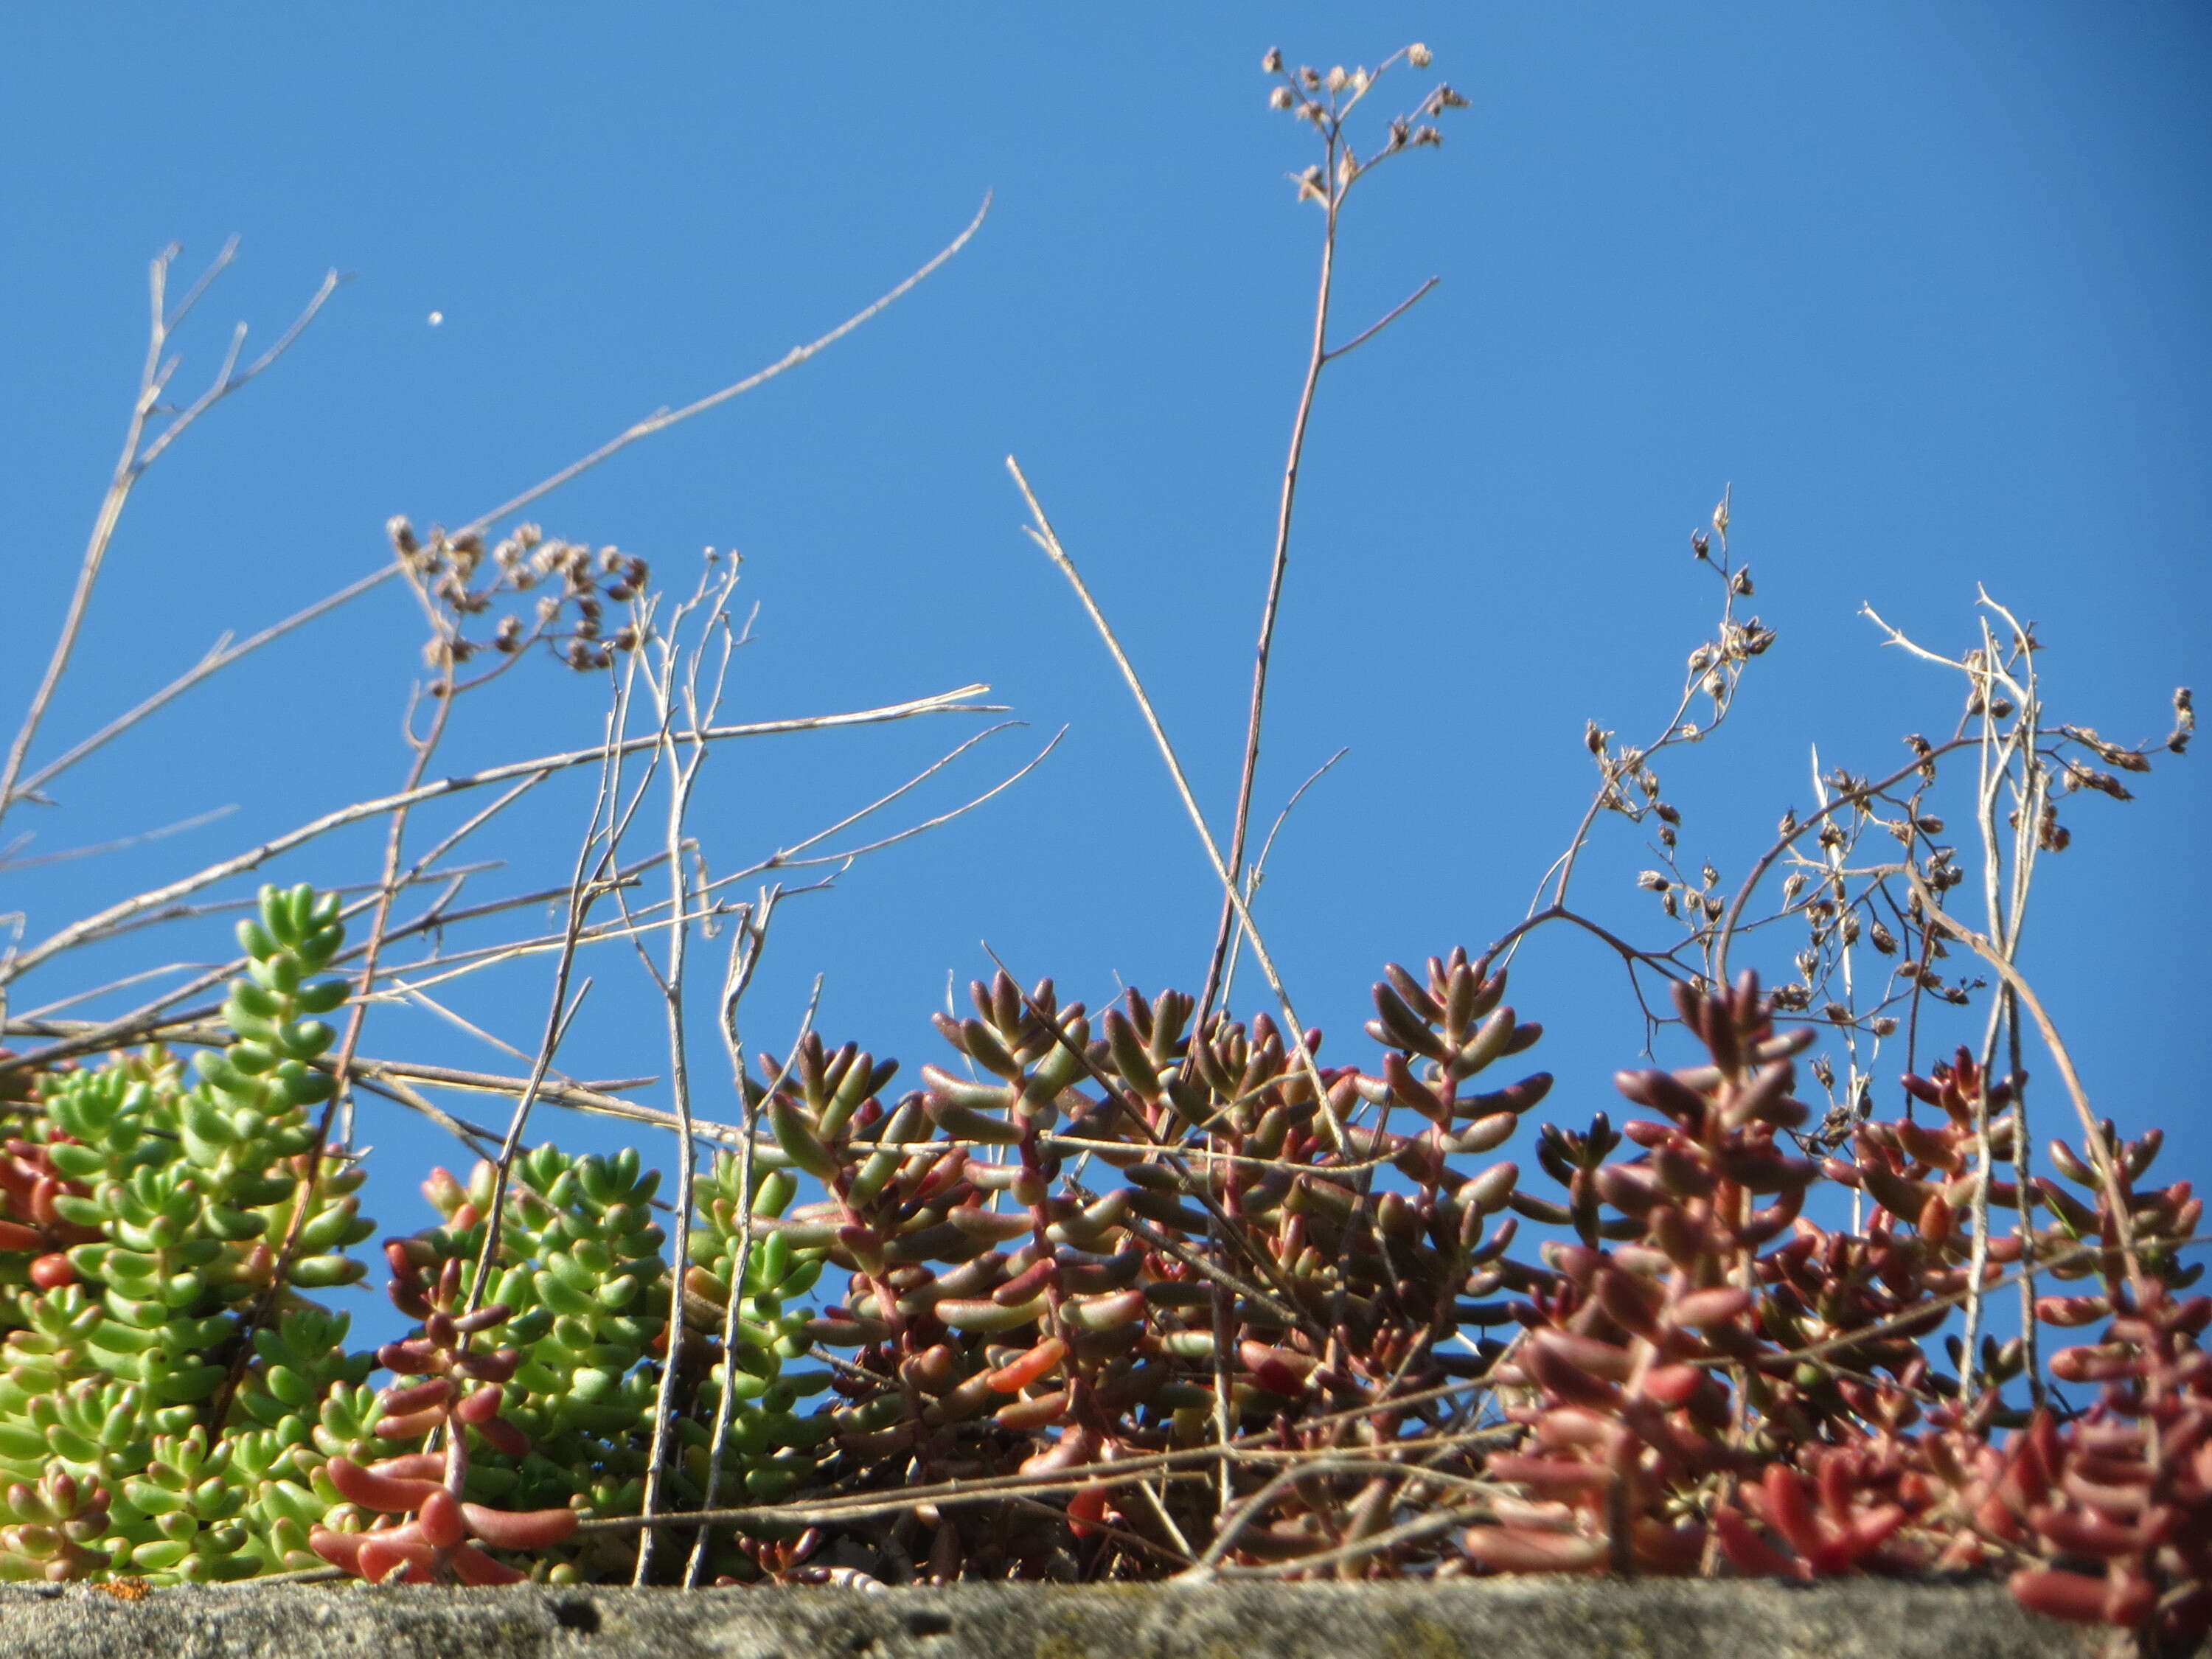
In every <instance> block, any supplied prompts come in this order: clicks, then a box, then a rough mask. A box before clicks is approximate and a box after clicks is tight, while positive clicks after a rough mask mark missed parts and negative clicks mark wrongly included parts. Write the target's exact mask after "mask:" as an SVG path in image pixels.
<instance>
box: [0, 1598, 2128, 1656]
mask: <svg viewBox="0 0 2212 1659" xmlns="http://www.w3.org/2000/svg"><path fill="white" fill-rule="evenodd" d="M2097 1646H2098V1638H2097V1633H2096V1632H2092V1631H2089V1630H2087V1629H2084V1628H2079V1627H2076V1626H2067V1625H2060V1624H2056V1623H2053V1622H2051V1621H2050V1620H2044V1619H2039V1618H2035V1617H2033V1616H2032V1615H2030V1614H2027V1613H2022V1612H2021V1610H2020V1609H2019V1608H2018V1607H2015V1605H2014V1604H2013V1601H2012V1599H2011V1597H2010V1596H2009V1595H2007V1594H2006V1593H2005V1590H2004V1589H2003V1587H2002V1585H1998V1584H1990V1583H1978V1584H1938V1583H1883V1582H1879V1581H1871V1580H1861V1581H1845V1582H1840V1583H1830V1584H1824V1585H1820V1586H1815V1587H1808V1588H1802V1589H1798V1588H1791V1587H1787V1586H1783V1585H1778V1584H1770V1583H1685V1582H1681V1581H1667V1580H1644V1581H1639V1582H1637V1583H1608V1582H1606V1581H1603V1580H1598V1579H1576V1580H1569V1579H1558V1578H1551V1579H1519V1580H1502V1581H1494V1582H1490V1583H1455V1584H1449V1585H1443V1586H1437V1587H1424V1586H1420V1585H1415V1584H1387V1585H1366V1586H1359V1585H1346V1586H1322V1585H1316V1586H1293V1585H1274V1584H1261V1583H1249V1582H1247V1583H1231V1584H1221V1585H1215V1586H1212V1587H1208V1588H1202V1589H1200V1588H1182V1587H1176V1586H1167V1585H1146V1586H1131V1587H1127V1588H1115V1587H1106V1588H1100V1589H1035V1588H1029V1587H1017V1586H1000V1585H969V1586H962V1587H959V1588H957V1589H945V1590H920V1589H917V1590H894V1591H890V1592H887V1593H884V1594H880V1595H876V1594H867V1595H864V1594H860V1593H857V1592H853V1591H847V1590H834V1589H798V1590H783V1591H762V1590H704V1591H699V1592H696V1593H692V1594H688V1595H687V1594H684V1593H682V1592H677V1591H669V1590H630V1589H567V1590H563V1589H540V1588H537V1587H525V1588H521V1589H512V1590H471V1589H369V1588H368V1587H366V1586H362V1585H313V1586H307V1585H270V1586H265V1587H263V1588H260V1589H255V1588H252V1587H250V1586H241V1587H239V1588H236V1589H173V1590H156V1591H154V1592H152V1593H151V1594H149V1595H147V1596H145V1597H144V1598H143V1599H142V1600H139V1601H118V1600H117V1599H116V1598H115V1597H113V1596H112V1595H106V1594H104V1593H102V1592H100V1591H99V1590H96V1589H81V1588H77V1587H74V1586H72V1587H70V1588H68V1589H61V1590H55V1589H49V1588H44V1587H33V1586H21V1585H19V1586H10V1587H7V1588H6V1589H0V1659H347V1656H356V1655H358V1656H386V1655H390V1656H394V1659H1731V1656H1737V1655H1741V1656H1745V1659H1922V1656H1925V1659H1939V1656H1940V1659H2081V1656H2085V1655H2089V1654H2093V1652H2094V1651H2095V1650H2096V1649H2097Z"/></svg>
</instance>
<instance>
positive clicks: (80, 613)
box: [0, 237, 338, 818]
mask: <svg viewBox="0 0 2212 1659" xmlns="http://www.w3.org/2000/svg"><path fill="white" fill-rule="evenodd" d="M237 250H238V240H237V239H236V238H235V237H233V238H232V239H231V240H230V241H229V242H228V244H227V245H225V246H224V248H223V250H222V252H221V253H219V254H217V255H216V258H215V260H214V262H213V263H212V264H210V265H209V266H208V268H207V270H205V271H204V273H203V274H202V275H201V276H200V279H199V280H198V281H197V283H194V284H193V285H192V287H191V289H190V290H189V291H188V292H187V293H186V294H185V297H184V298H183V300H182V301H179V303H178V305H177V307H176V308H175V309H174V310H171V309H170V308H169V305H168V298H167V295H168V282H169V266H170V264H171V263H172V262H173V260H174V259H175V258H176V256H177V252H178V250H177V249H176V248H175V247H173V246H172V247H168V248H165V249H164V250H162V252H161V253H159V254H157V255H156V256H155V258H154V261H153V264H152V265H151V266H150V267H149V270H148V273H147V288H148V291H149V300H150V308H151V311H152V313H153V314H152V320H151V323H150V325H149V327H148V329H147V338H146V358H145V364H144V367H143V368H142V369H141V370H140V371H139V375H138V392H137V396H136V397H135V398H132V399H131V417H130V420H129V421H128V422H126V423H125V428H124V436H123V453H122V455H121V457H120V458H119V459H118V460H117V461H116V463H115V471H114V474H113V476H112V477H111V478H110V479H109V480H108V484H107V489H106V493H105V494H104V495H102V496H101V497H100V510H99V511H98V512H97V513H94V516H93V522H92V534H91V536H90V538H88V540H87V542H86V543H85V549H84V556H83V558H82V560H80V561H79V562H78V565H77V573H76V587H75V588H74V589H73V590H72V591H71V592H70V602H69V608H68V610H67V611H65V612H64V614H63V617H62V624H61V629H60V631H59V632H58V634H57V635H56V636H55V639H54V648H53V652H52V654H51V655H50V656H49V657H48V658H47V659H46V672H45V673H44V674H43V675H42V676H40V680H39V685H38V689H37V690H35V691H33V693H32V694H31V704H30V708H28V709H27V711H26V712H25V714H24V715H23V721H22V724H21V726H18V727H17V728H16V731H15V741H14V742H13V743H11V744H9V747H8V757H7V759H6V760H5V761H4V762H0V818H4V817H6V816H7V812H8V809H9V806H11V805H14V804H15V801H17V800H18V799H23V798H25V797H26V796H27V795H28V794H29V793H30V792H29V791H28V790H27V789H20V788H19V787H18V781H19V780H20V779H21V777H22V775H23V765H24V763H25V761H26V760H27V758H28V757H29V755H30V751H31V744H32V743H33V740H34V739H35V738H37V737H38V735H39V727H40V726H41V725H42V724H43V723H44V722H45V720H46V710H47V708H49V707H50V706H51V705H52V702H53V699H54V693H55V692H56V691H57V690H58V689H59V688H60V686H61V682H62V676H63V675H64V674H65V673H67V672H68V671H69V665H70V658H71V656H73V655H74V654H75V653H76V641H77V636H78V635H79V634H80V633H82V631H83V628H84V617H85V612H86V611H87V610H88V608H89V606H90V605H91V603H92V591H93V589H94V587H95V586H97V585H98V584H99V581H100V569H101V567H102V566H103V565H104V564H106V560H107V550H108V548H109V546H110V545H111V544H112V543H113V541H114V539H115V529H116V526H118V524H120V523H121V522H122V520H123V509H124V507H125V506H126V505H127V504H128V503H129V501H130V500H131V489H132V488H133V487H134V486H135V485H136V484H137V482H138V480H139V479H140V478H141V477H143V476H144V474H145V471H146V469H147V468H148V467H149V466H151V465H154V463H155V460H156V459H159V458H160V456H161V452H162V451H163V450H165V449H167V447H169V446H170V444H172V443H173V442H174V441H176V440H177V439H178V438H179V437H180V436H182V435H184V433H185V430H186V429H187V428H190V427H191V424H192V423H193V422H195V421H197V420H198V419H199V417H200V416H202V415H204V414H205V413H206V412H207V411H208V410H210V409H212V408H213V407H214V406H215V405H216V404H218V403H220V402H222V399H224V398H227V397H228V396H229V395H230V394H231V393H232V392H236V391H237V390H238V389H239V388H240V387H241V386H245V385H246V384H247V383H248V382H249V381H251V380H253V379H254V378H255V377H256V376H258V375H259V374H261V373H262V371H263V370H264V369H266V368H268V367H269V366H270V364H272V363H274V362H276V360H277V359H278V358H279V357H281V356H283V355H284V353H285V352H286V351H287V350H288V349H289V348H290V347H291V344H292V343H293V342H294V341H295V340H296V339H298V338H299V337H300V335H301V331H303V330H305V329H306V328H307V325H308V324H309V323H311V322H313V320H314V319H315V313H317V312H319V311H320V310H321V309H322V308H323V302H324V301H326V300H328V299H329V298H330V297H331V295H332V294H333V293H334V292H336V291H337V285H338V274H337V272H336V271H335V270H333V271H330V272H328V273H326V274H325V276H324V277H323V282H322V286H321V287H320V288H319V289H316V290H315V294H314V297H313V298H312V299H310V300H309V301H307V306H306V307H305V308H304V309H303V310H301V313H300V314H299V315H298V316H297V317H296V318H295V319H293V322H292V325H291V326H290V327H289V328H288V329H286V330H285V331H284V332H283V334H282V335H280V336H279V337H277V341H276V344H275V345H273V346H271V347H270V349H268V350H267V351H265V352H264V353H263V354H262V355H261V356H259V357H258V359H256V360H255V361H254V362H252V363H251V364H250V365H248V366H247V367H246V368H245V369H243V370H240V368H238V355H239V351H240V347H242V346H243V345H244V343H245V340H246V325H244V324H243V323H241V324H240V325H238V328H237V330H236V331H235V332H234V334H233V335H232V337H231V343H230V349H229V351H228V354H227V355H226V356H224V358H223V362H222V368H221V369H220V370H218V371H217V373H216V377H215V380H214V381H213V382H212V383H211V384H210V386H209V387H208V389H207V390H206V391H205V392H202V393H201V394H200V395H199V397H198V398H196V399H195V400H193V402H191V404H187V405H186V406H185V408H184V409H182V410H179V411H178V412H177V414H176V416H174V418H173V419H172V420H171V421H170V422H169V424H168V426H167V427H166V428H164V429H163V430H162V432H161V435H159V436H158V437H156V438H155V439H154V440H153V441H152V442H150V443H149V442H148V441H147V439H146V428H147V423H148V422H149V420H150V419H151V417H152V416H154V415H155V412H156V411H157V410H159V409H160V407H161V394H162V392H164V391H165V390H166V389H167V386H168V383H169V378H170V376H171V375H172V374H174V373H175V372H176V368H177V360H176V359H175V358H174V357H173V356H168V350H169V341H170V339H171V337H172V336H173V334H174V333H175V331H176V329H177V327H178V325H179V324H181V323H182V322H183V321H184V320H185V318H186V317H187V316H189V315H190V314H191V309H192V307H193V306H194V305H195V304H197V302H198V301H199V298H200V296H201V295H203V294H204V293H206V292H207V289H208V285H209V284H210V283H212V282H213V281H214V280H215V279H216V277H217V276H220V275H222V271H223V270H224V269H225V267H227V266H228V264H230V262H231V260H232V259H233V258H234V257H235V256H236V253H237Z"/></svg>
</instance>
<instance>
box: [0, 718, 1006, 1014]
mask: <svg viewBox="0 0 2212 1659" xmlns="http://www.w3.org/2000/svg"><path fill="white" fill-rule="evenodd" d="M990 689H991V688H990V687H989V686H987V685H963V686H961V687H959V688H957V690H951V691H943V692H939V693H938V694H937V695H936V696H929V697H917V698H915V699H913V700H912V701H910V702H902V703H890V704H887V705H885V706H884V707H883V708H864V709H856V710H854V711H852V712H850V713H848V714H809V715H801V716H799V717H798V718H796V719H792V720H756V721H751V722H749V723H747V724H744V725H740V726H715V727H712V728H710V729H708V730H706V731H702V732H678V733H676V734H675V735H676V738H677V739H678V741H679V742H687V743H688V742H690V741H691V740H692V739H693V738H700V739H705V740H714V741H719V740H720V739H723V738H755V737H769V736H775V735H780V734H781V733H784V732H823V731H830V730H833V729H836V728H840V727H843V726H873V725H878V724H880V723H882V722H884V721H886V720H908V719H911V718H913V717H914V716H915V715H916V714H1004V713H1005V712H1006V710H1005V708H1003V707H1002V706H1000V705H999V704H995V703H975V702H966V701H964V699H966V698H969V697H973V696H981V695H982V694H983V693H985V692H987V691H988V690H990ZM658 741H659V740H658V739H657V738H650V737H641V738H624V739H623V740H622V741H621V742H620V743H619V744H617V751H618V753H619V754H621V755H630V754H638V753H642V752H645V751H647V750H651V749H653V748H654V747H655V746H656V745H657V744H658ZM605 755H606V751H605V749H604V748H603V747H599V746H594V747H592V748H590V749H578V750H569V751H568V752H567V753H564V754H559V755H542V756H539V757H536V758H535V759H532V760H526V761H509V762H507V763H505V764H503V765H499V766H488V767H486V768H484V769H483V770H481V771H477V772H471V773H469V774H466V775H463V776H460V777H452V778H441V779H439V780H438V781H435V782H432V783H426V784H422V785H421V786H420V787H416V788H414V789H410V790H407V791H404V792H403V793H399V794H396V795H386V796H385V797H383V798H381V799H376V800H368V801H356V802H355V803H354V804H353V805H350V806H342V807H340V808H338V809H337V811H332V812H326V813H325V814H324V815H323V816H322V817H319V818H316V819H314V820H313V821H312V822H310V823H304V824H302V825H301V826H300V827H299V828H298V829H293V830H289V831H287V832H286V833H285V834H283V835H281V836H275V837H273V838H271V839H270V840H269V841H265V842H262V843H261V844H260V845H259V846H258V847H255V848H250V849H248V850H247V851H246V852H244V853H240V854H237V855H235V856H234V857H232V858H228V859H225V860H222V862H220V863H218V864H211V865H210V866H208V867H207V868H205V869H204V870H202V871H199V872H197V873H196V874H193V875H190V876H185V877H184V878H181V879H179V880H177V881H173V882H171V883H169V884H167V885H166V886H162V887H157V888H154V889H152V890H149V891H147V892H144V893H141V894H139V895H138V896H137V897H135V898H129V899H125V900H123V901H122V902H119V903H117V904H112V905H110V906H109V907H108V908H106V909H105V910H102V911H100V912H99V913H98V914H97V915H92V916H88V917H86V918H85V919H84V920H83V921H77V922H74V923H72V924H70V926H69V927H64V928H63V929H61V930H60V931H59V932H58V933H53V934H52V935H50V936H49V937H48V938H46V939H44V940H42V941H40V943H39V944H38V945H33V947H31V948H30V949H29V950H27V951H23V952H21V954H20V955H18V956H16V957H15V958H14V959H13V960H12V961H9V962H7V963H0V986H4V985H6V984H8V983H9V982H12V981H15V980H16V979H19V978H21V976H22V975H24V974H26V973H27V972H29V971H30V970H31V969H33V968H35V967H37V966H38V965H39V964H40V963H43V962H46V961H47V960H49V959H50V958H52V957H56V956H58V955H60V954H61V953H62V952H63V951H67V950H70V948H72V947H73V946H76V945H82V944H84V943H86V942H87V941H88V940H89V939H94V938H96V937H98V936H100V935H101V934H103V933H106V932H108V931H109V930H111V929H112V928H113V927H115V925H116V924H117V923H118V922H121V921H128V920H130V919H131V918H132V917H135V916H139V915H144V914H145V913H146V912H147V911H149V910H151V909H155V908H158V907H160V906H161V905H164V904H169V903H173V902H175V901H176V900H178V899H180V898H183V897H184V896H186V895H187V894H191V893H196V892H198V891H199V890H201V889H202V888H204V887H210V886H212V885H214V884H216V882H218V881H223V880H226V879H228V878H230V877H232V876H236V875H243V874H245V873H246V872H247V871H250V870H253V869H257V868H258V867H259V866H262V865H264V864H266V863H267V862H268V861H269V860H270V859H273V858H275V857H276V856H277V855H278V854H282V853H288V852H289V851H291V850H292V849H293V848H295V847H300V846H303V845H305V844H306V843H307V842H311V841H313V840H315V839H317V838H318V837H319V836H326V835H328V834H330V833H331V831H332V830H334V829H343V828H344V827H345V826H346V825H348V824H350V823H360V822H361V821H362V819H364V818H373V817H381V816H383V815H384V814H385V813H387V812H390V811H393V810H395V809H396V808H398V807H400V806H403V805H405V806H412V805H417V804H419V803H421V802H423V801H429V800H439V799H443V798H444V797H446V796H447V795H453V794H458V793H461V792H462V791H464V790H467V789H476V788H481V787H483V786H484V785H485V784H489V783H505V782H507V781H509V780H510V779H514V778H522V777H528V776H529V775H531V774H532V773H536V772H549V773H550V772H557V771H562V770H565V769H568V768H570V767H575V766H583V765H588V764H591V763H594V762H599V761H602V760H604V759H605Z"/></svg>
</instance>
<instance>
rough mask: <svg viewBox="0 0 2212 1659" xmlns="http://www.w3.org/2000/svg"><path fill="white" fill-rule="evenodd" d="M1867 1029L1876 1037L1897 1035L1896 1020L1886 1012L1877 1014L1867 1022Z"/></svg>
mask: <svg viewBox="0 0 2212 1659" xmlns="http://www.w3.org/2000/svg"><path fill="white" fill-rule="evenodd" d="M1867 1030H1869V1031H1872V1032H1873V1033H1874V1034H1875V1036H1878V1037H1886V1036H1896V1035H1897V1022H1896V1021H1895V1020H1893V1019H1892V1018H1890V1017H1889V1016H1888V1015H1887V1014H1882V1015H1879V1016H1877V1017H1876V1018H1874V1019H1871V1020H1869V1021H1868V1022H1867Z"/></svg>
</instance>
